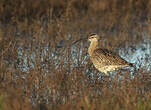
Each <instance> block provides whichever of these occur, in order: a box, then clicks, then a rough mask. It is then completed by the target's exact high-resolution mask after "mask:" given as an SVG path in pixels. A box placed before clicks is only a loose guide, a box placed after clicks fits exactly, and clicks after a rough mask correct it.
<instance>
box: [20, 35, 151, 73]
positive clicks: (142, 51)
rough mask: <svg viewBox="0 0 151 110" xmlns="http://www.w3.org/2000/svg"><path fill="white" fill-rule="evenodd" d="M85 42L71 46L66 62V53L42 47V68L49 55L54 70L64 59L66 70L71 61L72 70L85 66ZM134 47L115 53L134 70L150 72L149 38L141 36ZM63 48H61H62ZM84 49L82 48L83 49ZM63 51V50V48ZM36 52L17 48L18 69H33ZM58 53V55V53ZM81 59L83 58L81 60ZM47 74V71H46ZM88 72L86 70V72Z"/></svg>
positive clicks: (127, 46)
mask: <svg viewBox="0 0 151 110" xmlns="http://www.w3.org/2000/svg"><path fill="white" fill-rule="evenodd" d="M86 43H87V42H81V43H78V44H76V45H73V46H71V51H70V52H71V57H72V58H71V59H70V60H68V58H67V57H66V53H65V52H66V51H63V52H62V51H61V52H60V51H54V52H51V53H50V51H49V49H50V47H48V46H46V47H43V51H41V58H40V60H41V62H43V64H42V66H44V67H47V64H44V63H45V62H44V60H45V59H44V57H45V56H46V55H49V57H48V58H47V60H49V61H51V60H52V59H53V60H54V61H55V63H54V65H55V67H56V69H57V68H58V65H59V61H60V59H64V65H63V67H64V68H66V65H67V63H68V62H69V61H71V64H70V68H71V69H73V68H74V67H78V66H79V62H80V65H86V64H87V61H88V58H89V55H88V54H87V52H86V51H85V50H84V48H85V45H87V44H86ZM133 46H134V47H135V50H133V49H132V48H131V47H130V45H126V47H125V48H122V49H119V50H118V51H117V52H118V54H119V55H120V56H121V57H122V58H124V59H125V60H127V61H128V62H131V63H133V64H134V65H135V66H136V69H140V68H143V70H144V72H147V71H150V69H151V55H150V53H151V38H149V37H147V36H145V35H144V36H143V40H142V41H140V42H139V43H137V44H133ZM62 47H63V46H62ZM83 47H84V48H83ZM63 49H65V48H64V47H63ZM36 51H37V50H35V51H33V52H32V53H30V54H28V55H27V54H26V53H28V51H27V52H24V50H23V49H22V48H21V47H19V48H18V59H20V61H21V62H20V63H18V68H19V69H20V70H21V71H23V72H28V71H29V70H30V69H31V68H34V67H35V65H36V57H37V56H36V54H37V53H36ZM59 52H60V53H59ZM82 57H83V58H82ZM46 71H47V72H49V70H46ZM86 72H88V70H86Z"/></svg>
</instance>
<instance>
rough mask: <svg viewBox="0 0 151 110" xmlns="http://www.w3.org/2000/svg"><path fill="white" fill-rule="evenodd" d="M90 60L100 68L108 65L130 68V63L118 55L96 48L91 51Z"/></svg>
mask: <svg viewBox="0 0 151 110" xmlns="http://www.w3.org/2000/svg"><path fill="white" fill-rule="evenodd" d="M91 60H92V62H93V63H94V64H97V65H98V64H99V65H100V66H109V65H119V66H120V65H121V66H124V65H125V66H126V65H127V66H132V64H131V63H129V62H127V61H126V60H124V59H122V58H121V57H120V56H119V55H118V54H116V53H114V52H112V51H110V50H107V49H104V48H98V49H95V50H94V51H93V54H92V56H91Z"/></svg>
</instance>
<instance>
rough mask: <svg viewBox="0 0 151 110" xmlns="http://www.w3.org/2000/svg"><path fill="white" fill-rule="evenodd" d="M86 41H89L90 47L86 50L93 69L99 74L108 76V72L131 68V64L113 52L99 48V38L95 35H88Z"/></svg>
mask: <svg viewBox="0 0 151 110" xmlns="http://www.w3.org/2000/svg"><path fill="white" fill-rule="evenodd" d="M88 41H90V46H89V48H88V53H89V56H90V60H91V61H92V63H93V65H94V67H95V68H96V69H97V70H99V71H100V72H102V73H105V74H106V75H107V76H108V75H109V72H113V71H115V70H118V69H122V68H124V67H133V64H132V63H129V62H127V61H126V60H124V59H123V58H121V57H120V56H119V55H118V54H116V53H115V52H113V51H111V50H108V49H106V48H99V47H98V42H99V36H98V35H97V34H91V35H89V36H88Z"/></svg>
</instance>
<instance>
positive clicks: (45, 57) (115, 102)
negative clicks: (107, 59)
mask: <svg viewBox="0 0 151 110" xmlns="http://www.w3.org/2000/svg"><path fill="white" fill-rule="evenodd" d="M150 7H151V2H150V1H149V0H139V1H138V0H122V1H121V0H110V1H107V0H94V1H92V0H39V1H33V0H22V1H20V0H13V1H12V0H7V1H6V0H1V1H0V15H1V16H0V51H1V52H0V110H67V109H68V110H150V109H151V86H150V84H151V76H150V72H148V73H143V72H142V70H141V69H140V70H139V71H137V72H136V76H135V78H132V77H131V76H130V75H129V72H123V71H119V74H120V73H125V75H124V76H123V80H122V79H120V78H119V75H116V77H114V78H113V77H110V78H109V79H108V78H107V79H106V78H105V79H103V78H102V79H98V77H99V76H98V75H97V73H98V71H96V69H95V68H94V67H93V66H92V63H91V62H90V60H89V58H86V59H85V56H86V55H87V47H88V45H87V42H86V41H82V42H78V43H77V44H75V45H73V47H74V48H75V50H76V52H77V53H74V52H72V51H73V50H72V49H71V46H70V45H71V42H73V41H75V40H77V39H79V38H81V37H85V36H87V35H88V34H89V33H94V32H95V33H98V34H99V35H100V36H101V37H102V41H101V45H102V46H104V47H106V48H108V49H115V48H117V47H118V48H124V47H125V46H126V44H129V45H135V43H137V42H140V41H141V40H142V32H146V33H148V34H149V33H150V32H151V31H150V17H151V15H150V13H151V10H150ZM69 36H71V37H70V38H69ZM61 42H63V43H62V44H61ZM61 45H63V47H62V48H57V47H59V46H61ZM83 47H85V48H83ZM81 52H82V53H81ZM55 56H56V57H55ZM73 56H74V58H73ZM75 60H76V62H75ZM83 60H85V61H86V63H83ZM92 72H94V76H93V77H92V76H91V75H90V73H92Z"/></svg>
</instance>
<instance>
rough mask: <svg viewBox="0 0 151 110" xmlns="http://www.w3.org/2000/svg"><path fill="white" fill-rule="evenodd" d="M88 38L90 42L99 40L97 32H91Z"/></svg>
mask: <svg viewBox="0 0 151 110" xmlns="http://www.w3.org/2000/svg"><path fill="white" fill-rule="evenodd" d="M88 40H89V41H90V42H97V41H98V40H99V36H98V35H97V34H91V35H90V36H89V37H88Z"/></svg>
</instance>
